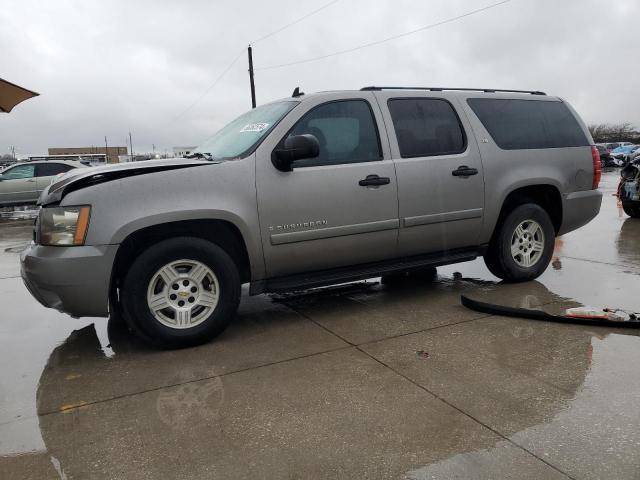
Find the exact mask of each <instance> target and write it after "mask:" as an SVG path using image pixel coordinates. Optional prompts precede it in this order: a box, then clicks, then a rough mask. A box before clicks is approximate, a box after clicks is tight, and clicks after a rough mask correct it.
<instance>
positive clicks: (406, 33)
mask: <svg viewBox="0 0 640 480" xmlns="http://www.w3.org/2000/svg"><path fill="white" fill-rule="evenodd" d="M511 1H512V0H502V1H500V2H497V3H492V4H491V5H487V6H485V7H482V8H478V9H476V10H472V11H470V12H467V13H463V14H462V15H458V16H455V17H451V18H448V19H446V20H442V21H440V22H437V23H432V24H429V25H425V26H423V27H420V28H416V29H415V30H410V31H408V32H404V33H400V34H398V35H393V36H391V37H387V38H383V39H382V40H376V41H374V42H370V43H365V44H362V45H358V46H357V47H352V48H348V49H346V50H338V51H337V52H333V53H328V54H326V55H319V56H317V57H312V58H307V59H305V60H297V61H295V62H288V63H279V64H275V65H269V66H266V67H259V68H256V70H273V69H276V68H283V67H290V66H292V65H299V64H301V63H310V62H315V61H317V60H322V59H324V58H329V57H335V56H337V55H344V54H345V53H351V52H355V51H357V50H362V49H363V48H368V47H373V46H375V45H380V44H382V43H385V42H390V41H391V40H396V39H398V38H402V37H406V36H408V35H413V34H414V33H418V32H422V31H424V30H430V29H432V28H435V27H439V26H441V25H444V24H447V23H452V22H455V21H457V20H460V19H462V18H465V17H469V16H471V15H475V14H477V13H481V12H484V11H486V10H490V9H492V8H495V7H498V6H500V5H504V4H505V3H509V2H511Z"/></svg>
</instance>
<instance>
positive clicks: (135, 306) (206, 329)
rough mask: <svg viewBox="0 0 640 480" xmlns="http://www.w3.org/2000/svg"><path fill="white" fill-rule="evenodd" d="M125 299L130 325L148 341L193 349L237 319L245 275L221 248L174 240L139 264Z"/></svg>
mask: <svg viewBox="0 0 640 480" xmlns="http://www.w3.org/2000/svg"><path fill="white" fill-rule="evenodd" d="M121 298H122V306H123V310H124V316H125V319H126V320H127V323H128V324H129V326H130V327H131V328H132V329H133V330H134V331H135V332H136V333H138V334H139V335H140V336H141V337H142V338H144V339H146V340H148V341H151V342H153V343H155V344H156V345H159V346H161V347H165V348H181V347H187V346H192V345H197V344H200V343H204V342H207V341H208V340H210V339H212V338H214V337H215V336H216V335H218V334H219V333H220V332H222V331H223V330H224V329H225V328H226V327H227V325H228V324H229V323H230V322H231V320H232V319H233V318H234V316H235V313H236V310H237V307H238V303H239V300H240V276H239V274H238V269H237V267H236V265H235V263H234V261H233V260H232V258H231V257H230V256H229V255H228V254H227V252H226V251H224V250H223V249H222V248H220V247H219V246H217V245H215V244H213V243H211V242H209V241H206V240H202V239H199V238H193V237H178V238H172V239H169V240H164V241H162V242H160V243H157V244H156V245H153V246H152V247H150V248H149V249H148V250H146V251H145V252H143V253H142V254H141V255H140V256H139V257H138V258H137V259H136V260H135V261H134V263H133V265H132V266H131V268H130V269H129V271H128V272H127V275H126V277H125V280H124V284H123V288H122V291H121Z"/></svg>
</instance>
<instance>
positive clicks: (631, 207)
mask: <svg viewBox="0 0 640 480" xmlns="http://www.w3.org/2000/svg"><path fill="white" fill-rule="evenodd" d="M622 209H623V210H624V213H626V214H627V215H629V216H630V217H632V218H640V202H636V203H633V202H624V203H623V204H622Z"/></svg>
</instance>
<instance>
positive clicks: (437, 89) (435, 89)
mask: <svg viewBox="0 0 640 480" xmlns="http://www.w3.org/2000/svg"><path fill="white" fill-rule="evenodd" d="M360 90H361V91H377V90H429V91H431V92H442V91H444V90H456V91H460V92H484V93H496V92H504V93H529V94H531V95H546V93H544V92H540V91H538V90H505V89H502V88H455V87H373V86H372V87H363V88H361V89H360Z"/></svg>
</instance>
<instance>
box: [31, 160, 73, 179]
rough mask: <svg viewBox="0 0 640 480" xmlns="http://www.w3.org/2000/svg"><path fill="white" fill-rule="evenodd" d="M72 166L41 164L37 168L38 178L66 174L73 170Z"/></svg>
mask: <svg viewBox="0 0 640 480" xmlns="http://www.w3.org/2000/svg"><path fill="white" fill-rule="evenodd" d="M71 168H72V167H71V166H70V165H65V164H64V163H40V164H38V166H37V168H36V176H37V177H52V176H53V175H58V174H59V173H65V172H68V171H69V170H71Z"/></svg>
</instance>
